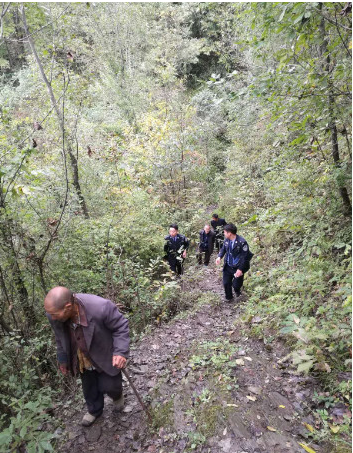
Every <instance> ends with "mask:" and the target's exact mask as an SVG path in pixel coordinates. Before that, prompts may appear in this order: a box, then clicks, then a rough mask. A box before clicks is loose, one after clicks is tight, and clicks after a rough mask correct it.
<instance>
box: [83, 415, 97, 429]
mask: <svg viewBox="0 0 353 453" xmlns="http://www.w3.org/2000/svg"><path fill="white" fill-rule="evenodd" d="M97 418H98V417H96V416H94V415H92V414H90V413H89V412H87V414H85V415H84V416H83V419H82V422H81V425H82V426H91V425H93V423H94V422H95V421H96V420H97Z"/></svg>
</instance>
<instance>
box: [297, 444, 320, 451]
mask: <svg viewBox="0 0 353 453" xmlns="http://www.w3.org/2000/svg"><path fill="white" fill-rule="evenodd" d="M298 444H299V445H300V446H301V447H302V448H304V450H305V451H307V452H308V453H316V451H315V450H313V449H312V448H310V447H308V446H307V445H305V444H301V443H300V442H298Z"/></svg>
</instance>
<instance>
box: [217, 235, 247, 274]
mask: <svg viewBox="0 0 353 453" xmlns="http://www.w3.org/2000/svg"><path fill="white" fill-rule="evenodd" d="M231 242H232V241H230V240H229V239H225V241H224V243H223V247H222V248H221V250H220V251H219V254H218V256H219V257H220V258H223V257H224V255H227V253H228V248H229V246H230V244H231ZM231 253H232V256H233V258H234V260H235V263H236V266H235V267H236V268H237V269H240V270H241V271H242V272H247V271H248V270H249V268H250V260H251V258H252V257H253V256H254V255H253V253H251V252H250V250H249V246H248V243H247V242H246V240H245V239H244V238H243V237H242V236H239V235H238V234H237V235H236V238H235V243H234V247H233V250H232V251H231ZM226 259H227V257H225V259H224V266H225V265H226V264H227V261H226Z"/></svg>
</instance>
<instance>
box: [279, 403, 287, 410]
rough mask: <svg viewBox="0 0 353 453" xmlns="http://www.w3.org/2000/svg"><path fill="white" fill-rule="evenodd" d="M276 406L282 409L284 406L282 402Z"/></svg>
mask: <svg viewBox="0 0 353 453" xmlns="http://www.w3.org/2000/svg"><path fill="white" fill-rule="evenodd" d="M278 407H280V408H281V409H284V408H285V407H286V406H283V404H280V405H279V406H278Z"/></svg>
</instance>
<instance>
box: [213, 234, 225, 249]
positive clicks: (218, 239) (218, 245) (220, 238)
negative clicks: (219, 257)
mask: <svg viewBox="0 0 353 453" xmlns="http://www.w3.org/2000/svg"><path fill="white" fill-rule="evenodd" d="M223 242H224V236H216V240H215V245H216V249H217V252H219V251H220V249H221V248H222V247H223Z"/></svg>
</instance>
